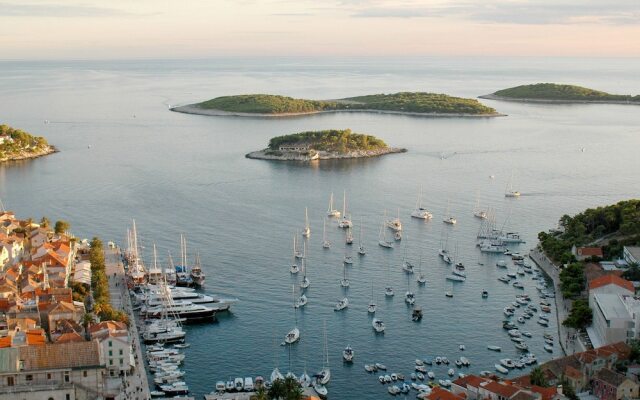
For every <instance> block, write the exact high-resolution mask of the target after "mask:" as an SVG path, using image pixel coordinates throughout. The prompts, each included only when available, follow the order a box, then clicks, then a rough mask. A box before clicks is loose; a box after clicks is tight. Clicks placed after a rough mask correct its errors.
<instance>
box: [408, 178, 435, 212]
mask: <svg viewBox="0 0 640 400" xmlns="http://www.w3.org/2000/svg"><path fill="white" fill-rule="evenodd" d="M411 217H412V218H418V219H423V220H429V219H431V218H433V214H431V213H430V212H429V211H428V210H427V209H426V208H424V207H422V186H421V187H420V195H419V196H418V201H417V202H416V208H415V210H413V212H412V213H411Z"/></svg>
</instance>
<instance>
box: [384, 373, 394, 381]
mask: <svg viewBox="0 0 640 400" xmlns="http://www.w3.org/2000/svg"><path fill="white" fill-rule="evenodd" d="M391 382H393V380H392V379H391V375H385V376H384V383H391Z"/></svg>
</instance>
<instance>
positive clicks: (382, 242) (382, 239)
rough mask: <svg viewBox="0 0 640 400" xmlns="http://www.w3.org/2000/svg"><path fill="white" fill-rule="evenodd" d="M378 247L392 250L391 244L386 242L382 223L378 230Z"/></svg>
mask: <svg viewBox="0 0 640 400" xmlns="http://www.w3.org/2000/svg"><path fill="white" fill-rule="evenodd" d="M378 245H379V246H380V247H384V248H386V249H392V248H393V243H391V242H390V241H388V240H387V234H386V231H385V229H384V221H383V223H382V227H381V228H380V237H379V239H378Z"/></svg>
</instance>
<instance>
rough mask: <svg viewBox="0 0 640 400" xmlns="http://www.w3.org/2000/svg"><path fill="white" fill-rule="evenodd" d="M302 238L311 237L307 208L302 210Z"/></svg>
mask: <svg viewBox="0 0 640 400" xmlns="http://www.w3.org/2000/svg"><path fill="white" fill-rule="evenodd" d="M302 236H304V237H306V238H308V237H310V236H311V226H309V214H308V212H307V207H305V208H304V229H302Z"/></svg>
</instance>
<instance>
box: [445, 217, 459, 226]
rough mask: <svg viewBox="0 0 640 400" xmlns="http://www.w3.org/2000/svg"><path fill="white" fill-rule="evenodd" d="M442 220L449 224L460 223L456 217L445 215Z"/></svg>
mask: <svg viewBox="0 0 640 400" xmlns="http://www.w3.org/2000/svg"><path fill="white" fill-rule="evenodd" d="M442 222H444V223H445V224H448V225H455V224H457V223H458V220H457V219H455V218H454V217H445V218H443V219H442Z"/></svg>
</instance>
